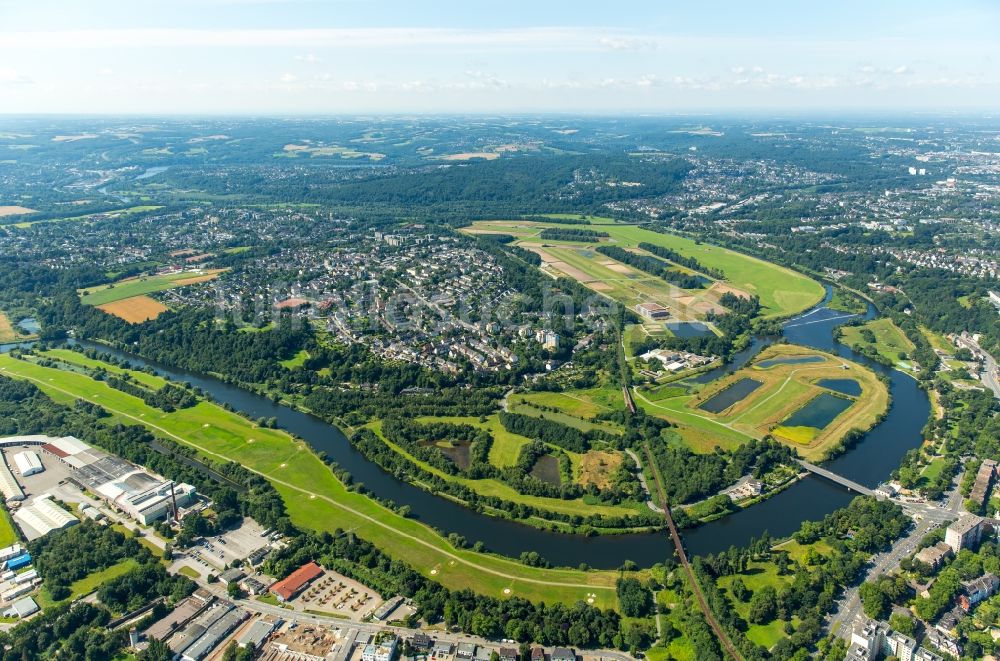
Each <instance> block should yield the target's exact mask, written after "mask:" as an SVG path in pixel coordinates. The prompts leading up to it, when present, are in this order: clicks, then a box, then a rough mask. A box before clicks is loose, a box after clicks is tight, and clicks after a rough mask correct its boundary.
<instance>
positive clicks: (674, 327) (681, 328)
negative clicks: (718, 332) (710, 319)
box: [666, 321, 714, 339]
mask: <svg viewBox="0 0 1000 661" xmlns="http://www.w3.org/2000/svg"><path fill="white" fill-rule="evenodd" d="M666 326H667V330H669V331H670V332H671V333H673V334H674V335H675V336H676V337H680V338H683V339H687V338H689V337H705V336H706V335H713V334H714V333H712V329H711V328H709V327H708V326H706V325H705V324H703V323H701V322H700V321H691V322H687V321H674V322H671V323H668V324H666Z"/></svg>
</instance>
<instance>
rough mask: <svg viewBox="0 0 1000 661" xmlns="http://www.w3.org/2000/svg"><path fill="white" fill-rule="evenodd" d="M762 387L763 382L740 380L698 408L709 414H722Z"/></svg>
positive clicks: (748, 379)
mask: <svg viewBox="0 0 1000 661" xmlns="http://www.w3.org/2000/svg"><path fill="white" fill-rule="evenodd" d="M762 385H764V382H763V381H755V380H753V379H750V378H743V379H740V380H739V381H737V382H736V383H734V384H733V385H731V386H729V387H728V388H726V389H725V390H723V391H722V392H718V393H716V394H714V395H712V396H711V397H710V398H708V399H706V400H705V401H704V402H702V404H701V406H699V407H698V408H700V409H701V410H703V411H708V412H709V413H722V412H723V411H725V410H726V409H728V408H729V407H730V406H732V405H733V404H735V403H736V402H739V401H742V400H743V399H745V398H746V396H747V395H749V394H750V393H752V392H753V391H754V390H756V389H757V388H760V387H761V386H762Z"/></svg>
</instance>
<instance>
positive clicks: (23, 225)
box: [13, 204, 163, 230]
mask: <svg viewBox="0 0 1000 661" xmlns="http://www.w3.org/2000/svg"><path fill="white" fill-rule="evenodd" d="M162 208H163V207H161V206H156V205H151V204H141V205H138V206H134V207H128V208H127V209H117V210H115V211H98V212H96V213H87V214H83V215H81V216H70V217H67V218H49V219H48V220H29V221H23V222H20V223H14V225H13V226H14V227H16V228H18V229H22V230H23V229H28V228H29V227H31V226H33V225H39V224H41V223H67V222H77V221H81V220H90V219H91V218H95V217H102V218H107V217H117V216H129V215H131V214H134V213H143V212H146V211H156V210H158V209H162Z"/></svg>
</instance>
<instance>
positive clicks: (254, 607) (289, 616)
mask: <svg viewBox="0 0 1000 661" xmlns="http://www.w3.org/2000/svg"><path fill="white" fill-rule="evenodd" d="M196 583H198V584H199V585H200V586H201V587H203V588H205V589H207V590H209V591H210V592H212V593H213V594H214V595H216V596H217V597H219V598H220V599H226V600H229V601H233V602H234V603H237V604H238V605H240V606H241V607H243V608H244V609H246V610H248V611H250V612H252V613H257V614H260V615H273V616H275V617H279V618H281V619H282V620H284V621H286V622H295V623H296V624H299V625H302V624H311V625H314V626H322V627H328V628H333V629H357V630H358V631H359V632H360V633H361V634H362V635H367V636H370V635H373V634H376V633H379V632H381V631H392V632H393V633H395V634H396V635H398V636H403V637H409V636H412V635H413V634H414V633H417V631H418V630H417V629H407V628H404V627H393V626H389V625H387V624H376V623H372V622H354V621H351V620H346V619H343V618H342V617H333V616H331V617H324V616H322V615H315V614H313V613H302V612H299V611H295V610H290V609H287V608H282V607H281V606H274V605H272V604H266V603H264V602H262V601H257V600H256V599H254V598H248V599H231V598H230V597H229V596H228V595H227V594H226V590H225V588H223V587H221V585H220V584H219V583H214V584H209V583H205V582H204V581H201V580H199V581H196ZM428 633H429V634H430V635H431V637H432V638H436V639H438V640H446V641H448V642H450V643H452V645H457V644H458V643H475V644H477V645H486V646H488V647H497V646H499V645H500V644H501V642H500V641H497V640H488V639H486V638H480V637H478V636H469V635H466V634H461V633H449V634H446V635H441V634H440V632H435V631H430V632H428ZM359 642H361V641H360V640H359ZM515 646H516V645H515ZM586 652H587V656H599V657H602V658H605V659H614V661H635V659H634V657H632V656H629V655H628V654H626V653H624V652H621V651H618V650H587V651H586Z"/></svg>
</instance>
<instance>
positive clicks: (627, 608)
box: [616, 577, 653, 617]
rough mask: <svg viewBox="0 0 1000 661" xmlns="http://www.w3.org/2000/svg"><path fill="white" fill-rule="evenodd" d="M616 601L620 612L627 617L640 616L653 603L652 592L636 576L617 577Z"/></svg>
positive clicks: (646, 611) (645, 612)
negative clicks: (619, 606)
mask: <svg viewBox="0 0 1000 661" xmlns="http://www.w3.org/2000/svg"><path fill="white" fill-rule="evenodd" d="M616 587H617V589H618V603H619V605H621V609H622V613H623V614H625V615H627V616H629V617H642V616H644V615H646V614H648V613H649V610H650V608H651V607H652V605H653V595H652V593H651V592H650V591H649V590H648V589H647V588H646V587H645V586H644V585H643V584H642V582H640V581H639V579H637V578H632V577H628V578H619V579H618V583H617V585H616Z"/></svg>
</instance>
